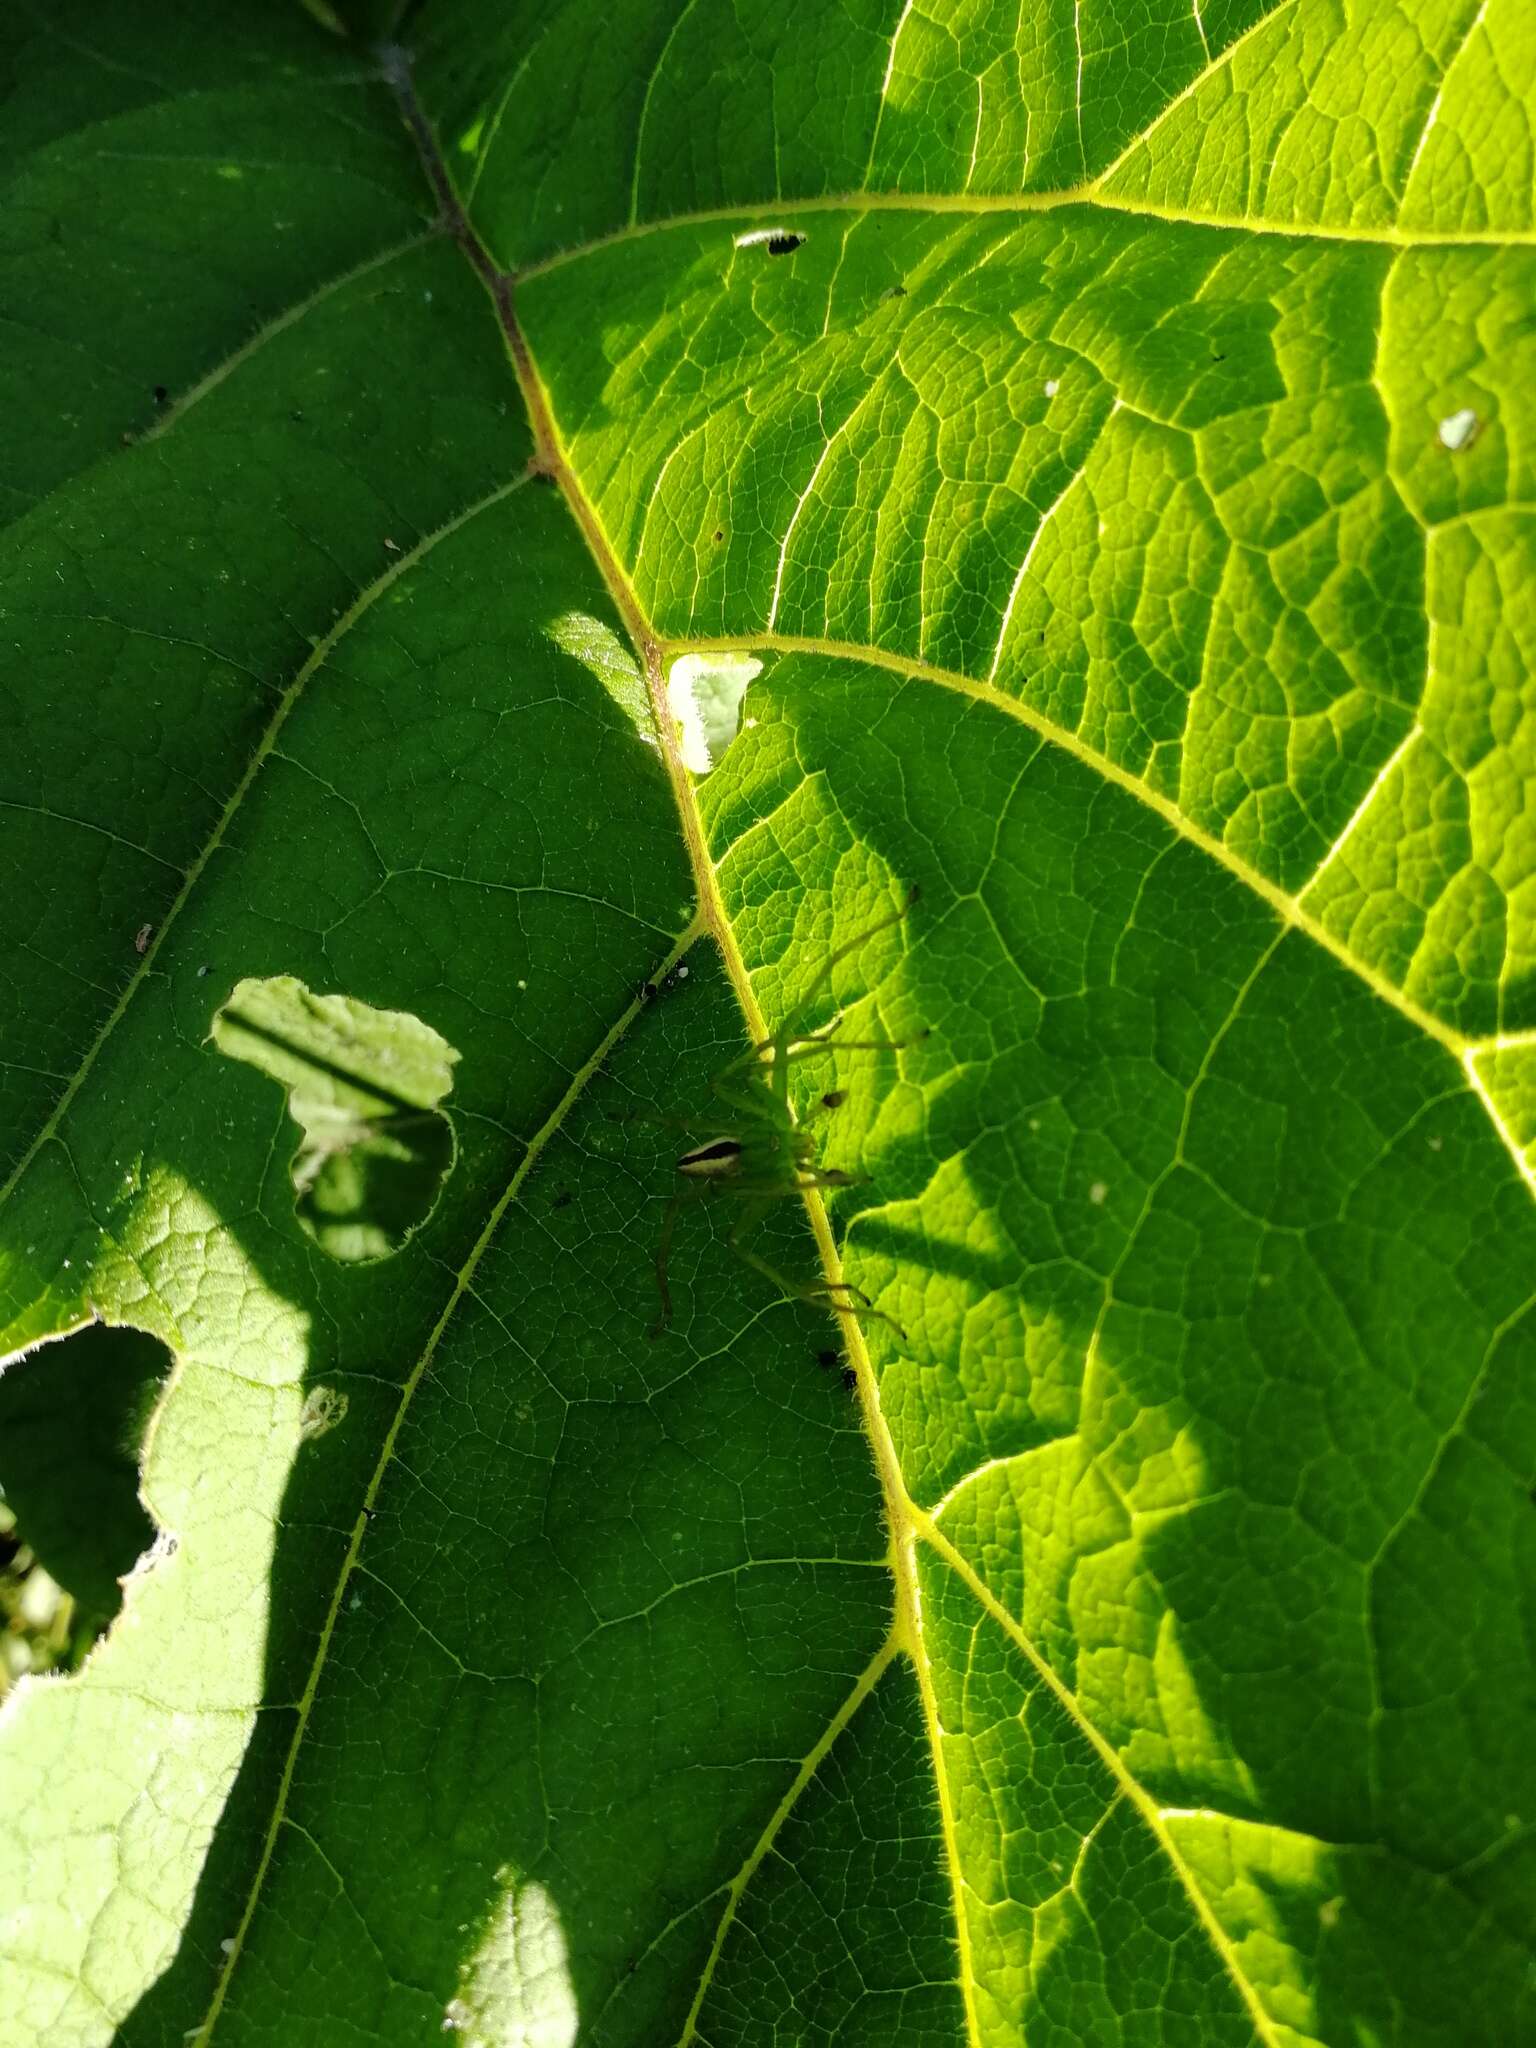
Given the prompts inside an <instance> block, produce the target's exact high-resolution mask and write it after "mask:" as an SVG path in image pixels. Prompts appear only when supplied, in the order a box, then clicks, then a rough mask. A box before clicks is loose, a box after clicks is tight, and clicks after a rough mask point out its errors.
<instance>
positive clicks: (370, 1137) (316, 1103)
mask: <svg viewBox="0 0 1536 2048" xmlns="http://www.w3.org/2000/svg"><path fill="white" fill-rule="evenodd" d="M211 1036H212V1038H213V1042H214V1044H215V1045H216V1046H217V1047H218V1049H219V1050H220V1052H223V1053H227V1054H228V1055H229V1057H230V1058H231V1059H236V1060H242V1061H244V1062H245V1064H246V1065H247V1066H252V1067H255V1068H257V1069H258V1070H259V1071H260V1072H261V1073H263V1074H266V1075H268V1076H269V1077H270V1078H271V1079H272V1080H274V1081H276V1082H278V1083H280V1085H281V1086H282V1087H284V1088H286V1089H287V1091H288V1114H289V1115H290V1116H291V1117H292V1118H293V1120H294V1122H295V1123H296V1124H297V1125H298V1126H299V1129H300V1130H301V1131H302V1132H303V1140H302V1142H301V1144H300V1146H299V1149H298V1151H297V1152H296V1153H295V1154H294V1157H293V1166H292V1176H293V1191H294V1213H295V1214H296V1215H297V1217H298V1219H299V1223H300V1225H301V1226H302V1228H303V1229H304V1230H306V1231H307V1232H308V1233H309V1235H310V1236H311V1237H312V1238H313V1239H314V1240H315V1242H316V1244H318V1245H319V1247H320V1249H321V1250H322V1251H323V1252H325V1253H326V1254H327V1256H328V1257H330V1258H333V1259H340V1260H342V1261H343V1262H345V1263H349V1264H356V1263H360V1262H362V1261H366V1260H372V1259H385V1258H388V1257H389V1256H390V1254H391V1253H392V1252H397V1251H399V1249H400V1248H401V1246H402V1245H403V1244H404V1243H405V1242H406V1240H407V1238H409V1237H410V1236H411V1235H412V1233H413V1232H414V1231H416V1230H418V1229H419V1228H420V1227H421V1225H422V1224H423V1223H425V1222H426V1220H427V1218H428V1217H429V1216H430V1215H431V1213H432V1211H433V1209H434V1208H435V1207H436V1206H437V1199H438V1196H439V1194H440V1193H441V1192H442V1187H443V1183H444V1181H445V1180H446V1179H447V1177H448V1175H449V1173H450V1172H451V1171H452V1169H453V1164H454V1161H455V1159H456V1158H457V1156H458V1143H457V1140H456V1138H455V1137H454V1132H453V1126H452V1124H450V1123H449V1121H448V1119H447V1117H446V1116H444V1115H443V1114H442V1113H441V1111H440V1110H439V1109H438V1108H437V1104H438V1103H439V1102H441V1100H442V1099H443V1097H444V1096H445V1095H446V1094H447V1093H448V1091H449V1089H450V1088H451V1087H452V1086H453V1066H454V1062H455V1061H456V1060H457V1059H458V1053H457V1052H456V1051H455V1050H454V1048H453V1047H452V1046H451V1045H450V1044H449V1043H448V1041H447V1040H446V1039H445V1038H442V1037H440V1036H439V1034H438V1033H437V1032H435V1031H434V1030H433V1029H432V1027H431V1026H430V1025H429V1024H423V1023H422V1021H421V1020H420V1018H419V1017H413V1016H412V1015H411V1014H410V1013H409V1012H408V1011H405V1010H375V1009H372V1008H370V1006H369V1005H368V1004H367V1003H360V1002H357V1001H356V1000H354V998H353V997H351V996H339V995H337V996H317V995H314V994H312V993H311V992H310V990H309V989H307V988H306V987H305V986H304V984H303V982H301V981H296V980H294V979H293V977H292V976H290V975H279V976H275V977H273V978H272V979H270V980H265V981H257V980H248V981H242V982H241V983H240V985H239V986H238V987H237V988H236V990H235V992H234V994H233V995H232V996H231V997H230V998H229V1001H228V1002H227V1003H226V1004H225V1005H224V1007H223V1009H222V1010H220V1012H219V1014H218V1015H217V1016H216V1017H215V1018H214V1020H213V1031H212V1034H211Z"/></svg>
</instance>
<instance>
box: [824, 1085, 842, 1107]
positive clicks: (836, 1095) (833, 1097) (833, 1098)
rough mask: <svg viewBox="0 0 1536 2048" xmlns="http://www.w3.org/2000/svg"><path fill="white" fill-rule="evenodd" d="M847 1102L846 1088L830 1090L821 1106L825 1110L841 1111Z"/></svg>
mask: <svg viewBox="0 0 1536 2048" xmlns="http://www.w3.org/2000/svg"><path fill="white" fill-rule="evenodd" d="M847 1100H848V1091H847V1089H846V1088H829V1089H828V1090H827V1092H826V1094H825V1095H823V1097H822V1098H821V1106H822V1108H823V1109H841V1108H842V1106H843V1104H844V1103H845V1102H846V1101H847Z"/></svg>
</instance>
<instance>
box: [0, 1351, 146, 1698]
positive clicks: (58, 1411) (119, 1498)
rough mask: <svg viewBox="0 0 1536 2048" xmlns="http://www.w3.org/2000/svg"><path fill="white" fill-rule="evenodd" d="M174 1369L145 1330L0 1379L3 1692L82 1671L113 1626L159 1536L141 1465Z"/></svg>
mask: <svg viewBox="0 0 1536 2048" xmlns="http://www.w3.org/2000/svg"><path fill="white" fill-rule="evenodd" d="M170 1363H171V1361H170V1355H169V1353H168V1352H167V1351H166V1349H165V1347H164V1346H163V1345H162V1344H159V1343H157V1342H156V1341H155V1339H154V1338H153V1337H146V1336H145V1335H144V1334H143V1332H142V1331H140V1330H113V1329H108V1328H107V1327H106V1326H105V1324H102V1323H93V1324H91V1325H90V1326H89V1327H88V1328H87V1329H84V1330H81V1331H78V1332H77V1333H76V1334H75V1335H74V1336H72V1337H65V1338H62V1339H60V1340H59V1341H57V1342H55V1343H51V1344H43V1345H40V1346H39V1347H38V1348H37V1350H35V1351H31V1352H28V1353H27V1355H26V1356H25V1357H22V1358H16V1359H13V1360H12V1361H11V1363H10V1364H9V1365H7V1366H6V1368H5V1370H4V1372H3V1373H0V1497H3V1508H0V1529H3V1534H0V1544H3V1548H4V1556H3V1560H0V1629H3V1632H4V1633H3V1642H4V1670H3V1672H0V1691H3V1690H4V1687H5V1683H6V1681H7V1680H8V1679H13V1678H18V1677H20V1676H21V1675H22V1673H23V1672H25V1671H45V1670H48V1669H50V1668H52V1667H55V1666H69V1667H72V1666H74V1665H76V1664H78V1663H79V1661H80V1659H81V1658H82V1657H83V1656H84V1655H85V1653H86V1651H87V1650H88V1649H89V1648H90V1646H91V1644H92V1643H93V1642H94V1641H95V1640H96V1638H97V1636H99V1635H100V1634H101V1633H102V1631H103V1630H104V1629H105V1628H107V1627H108V1625H109V1624H110V1623H111V1622H112V1621H114V1620H115V1619H116V1617H117V1614H118V1610H119V1609H120V1608H121V1606H122V1604H123V1592H122V1587H121V1585H120V1584H119V1581H120V1580H121V1579H122V1578H124V1577H125V1576H126V1575H127V1574H128V1573H129V1572H130V1571H132V1569H133V1567H134V1565H135V1564H136V1563H137V1561H138V1559H139V1558H140V1557H141V1556H142V1555H143V1554H144V1552H145V1551H146V1550H148V1549H149V1547H150V1545H151V1544H152V1543H153V1541H154V1537H155V1528H154V1524H153V1523H152V1522H151V1520H150V1518H149V1516H148V1515H147V1514H146V1513H145V1510H144V1505H143V1503H142V1501H141V1500H140V1499H139V1455H140V1451H141V1449H142V1446H143V1442H144V1432H145V1429H146V1427H147V1425H148V1422H149V1418H150V1415H151V1413H152V1411H153V1409H154V1405H155V1402H156V1399H157V1398H158V1396H159V1392H160V1385H161V1382H162V1380H163V1379H164V1377H165V1375H166V1373H167V1372H168V1371H169V1370H170Z"/></svg>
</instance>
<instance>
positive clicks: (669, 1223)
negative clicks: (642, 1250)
mask: <svg viewBox="0 0 1536 2048" xmlns="http://www.w3.org/2000/svg"><path fill="white" fill-rule="evenodd" d="M708 1193H709V1184H708V1183H707V1182H697V1183H694V1184H692V1185H685V1186H683V1187H680V1188H678V1189H676V1190H675V1192H674V1193H673V1195H672V1197H671V1199H670V1201H669V1202H668V1203H667V1212H666V1214H665V1215H664V1216H663V1217H662V1219H661V1235H660V1237H658V1238H657V1240H656V1292H657V1294H658V1295H659V1296H660V1297H661V1307H660V1309H659V1310H658V1312H657V1316H656V1320H655V1322H654V1323H652V1324H651V1326H650V1328H649V1329H648V1330H647V1331H646V1333H645V1334H646V1335H647V1336H648V1337H650V1338H652V1339H653V1340H654V1339H655V1338H657V1337H660V1336H662V1335H663V1334H664V1332H665V1331H666V1328H667V1325H668V1324H669V1323H670V1322H671V1320H672V1290H671V1289H670V1288H669V1287H668V1285H667V1261H668V1259H669V1258H670V1257H671V1255H672V1233H673V1231H674V1230H675V1229H676V1228H677V1216H678V1211H679V1210H680V1209H681V1208H682V1206H683V1204H684V1203H685V1202H697V1201H702V1200H703V1198H704V1197H705V1196H706V1195H707V1194H708Z"/></svg>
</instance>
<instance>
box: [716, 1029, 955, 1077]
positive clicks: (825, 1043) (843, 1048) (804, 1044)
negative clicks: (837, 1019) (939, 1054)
mask: <svg viewBox="0 0 1536 2048" xmlns="http://www.w3.org/2000/svg"><path fill="white" fill-rule="evenodd" d="M836 1030H837V1027H836V1025H833V1027H832V1029H831V1030H830V1031H826V1032H821V1033H815V1032H813V1033H812V1034H811V1036H810V1037H808V1038H791V1039H788V1040H786V1041H785V1045H784V1050H783V1051H782V1052H780V1051H778V1049H777V1048H776V1047H775V1046H774V1043H773V1040H772V1039H771V1038H769V1039H765V1040H764V1041H763V1043H762V1044H761V1045H760V1046H759V1047H758V1048H757V1050H758V1055H759V1057H761V1056H762V1054H763V1053H765V1052H768V1051H770V1050H771V1051H772V1052H773V1060H772V1065H774V1066H776V1067H777V1066H779V1065H784V1066H788V1065H789V1063H790V1061H791V1060H810V1059H814V1058H815V1057H816V1055H817V1054H818V1053H822V1052H905V1051H906V1049H907V1047H908V1046H909V1045H921V1044H922V1042H923V1040H924V1039H925V1038H926V1037H927V1036H928V1033H927V1032H926V1031H918V1032H915V1033H914V1034H913V1036H912V1037H911V1038H838V1037H837V1036H836V1035H835V1034H836Z"/></svg>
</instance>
